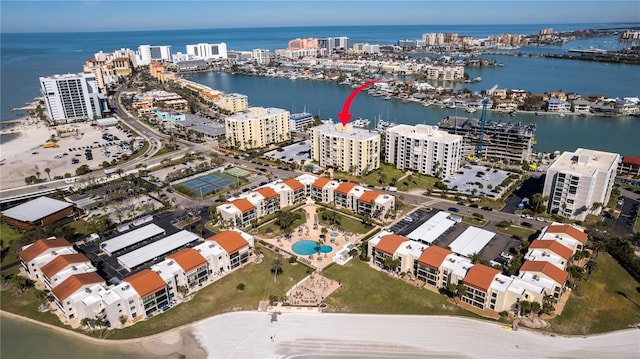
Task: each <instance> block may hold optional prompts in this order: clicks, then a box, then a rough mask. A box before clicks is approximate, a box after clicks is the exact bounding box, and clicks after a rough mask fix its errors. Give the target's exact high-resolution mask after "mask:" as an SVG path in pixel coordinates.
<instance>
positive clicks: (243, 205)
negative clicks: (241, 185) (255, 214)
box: [231, 198, 256, 213]
mask: <svg viewBox="0 0 640 359" xmlns="http://www.w3.org/2000/svg"><path fill="white" fill-rule="evenodd" d="M231 204H232V205H234V206H236V208H238V209H239V210H240V212H242V213H246V212H249V211H250V210H252V209H255V208H256V207H255V206H254V205H253V204H251V202H249V200H248V199H246V198H238V199H236V200H235V201H232V202H231Z"/></svg>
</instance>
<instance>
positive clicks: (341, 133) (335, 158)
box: [311, 123, 380, 175]
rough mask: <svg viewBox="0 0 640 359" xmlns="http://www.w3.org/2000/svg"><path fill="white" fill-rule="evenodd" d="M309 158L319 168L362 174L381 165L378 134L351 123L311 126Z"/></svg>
mask: <svg viewBox="0 0 640 359" xmlns="http://www.w3.org/2000/svg"><path fill="white" fill-rule="evenodd" d="M311 140H312V143H313V145H312V147H311V158H313V159H314V160H315V161H318V162H319V164H320V167H325V168H327V167H331V168H334V169H336V170H338V171H342V172H347V173H352V174H355V175H363V174H366V173H369V172H371V171H373V170H375V169H377V168H379V167H380V135H379V134H378V133H376V132H373V131H369V130H365V129H361V128H354V127H353V125H351V124H347V125H346V126H343V125H342V124H334V123H325V124H322V125H320V126H316V127H313V128H311Z"/></svg>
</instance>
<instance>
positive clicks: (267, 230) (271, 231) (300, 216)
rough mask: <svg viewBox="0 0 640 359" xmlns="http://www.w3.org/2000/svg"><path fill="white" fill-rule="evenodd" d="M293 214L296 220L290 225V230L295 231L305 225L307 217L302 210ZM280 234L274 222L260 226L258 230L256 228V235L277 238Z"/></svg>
mask: <svg viewBox="0 0 640 359" xmlns="http://www.w3.org/2000/svg"><path fill="white" fill-rule="evenodd" d="M294 213H295V214H296V220H295V221H294V222H293V224H292V225H291V229H294V230H295V229H296V228H298V227H300V226H301V225H303V224H305V223H307V216H306V212H305V211H304V210H298V211H295V212H294ZM280 232H282V230H281V229H280V227H278V226H277V225H276V224H275V221H271V222H269V223H266V224H264V225H262V226H260V228H258V234H260V235H261V236H265V235H269V236H273V237H277V236H279V235H280Z"/></svg>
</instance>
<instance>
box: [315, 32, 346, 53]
mask: <svg viewBox="0 0 640 359" xmlns="http://www.w3.org/2000/svg"><path fill="white" fill-rule="evenodd" d="M318 47H319V48H321V49H326V50H327V52H328V53H329V54H332V53H334V52H336V51H346V50H348V49H349V38H348V37H346V36H340V37H325V38H321V39H318Z"/></svg>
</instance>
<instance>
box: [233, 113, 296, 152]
mask: <svg viewBox="0 0 640 359" xmlns="http://www.w3.org/2000/svg"><path fill="white" fill-rule="evenodd" d="M224 123H225V127H226V137H227V142H228V143H229V145H231V146H234V147H238V148H240V149H241V150H243V151H244V150H246V149H249V148H259V147H266V146H268V145H270V144H273V143H278V142H283V141H286V140H289V139H290V138H291V132H290V131H289V111H286V110H283V109H280V108H273V107H268V108H263V107H250V108H249V109H248V110H247V111H246V112H243V113H239V114H236V115H233V116H229V117H227V118H226V119H225V120H224Z"/></svg>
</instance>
